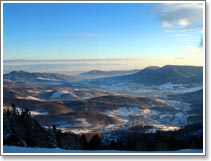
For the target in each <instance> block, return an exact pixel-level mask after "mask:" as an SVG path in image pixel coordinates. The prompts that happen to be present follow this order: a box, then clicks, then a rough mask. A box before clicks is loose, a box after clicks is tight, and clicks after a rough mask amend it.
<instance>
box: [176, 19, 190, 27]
mask: <svg viewBox="0 0 211 161" xmlns="http://www.w3.org/2000/svg"><path fill="white" fill-rule="evenodd" d="M178 24H180V25H181V26H188V25H189V24H190V22H189V21H188V20H187V19H180V20H179V21H178Z"/></svg>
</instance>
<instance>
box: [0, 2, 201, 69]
mask: <svg viewBox="0 0 211 161" xmlns="http://www.w3.org/2000/svg"><path fill="white" fill-rule="evenodd" d="M203 54H204V53H203V3H202V2H198V3H133V4H131V3H130V4H128V3H126V4H123V3H101V4H96V3H80V4H78V3H75V4H73V3H65V4H64V3H63V4H62V3H54V4H52V3H51V4H50V3H47V4H45V3H37V4H34V3H30V4H29V3H28V4H27V3H5V4H4V5H3V57H4V60H11V59H33V60H49V59H53V60H57V59H62V60H67V59H79V60H81V59H105V60H121V59H123V60H130V61H128V62H130V63H131V64H134V65H130V67H131V68H140V67H141V66H142V67H143V66H147V65H158V66H162V65H165V64H179V65H203V58H204V55H203ZM128 68H129V67H128Z"/></svg>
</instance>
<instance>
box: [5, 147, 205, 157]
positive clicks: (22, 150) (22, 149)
mask: <svg viewBox="0 0 211 161" xmlns="http://www.w3.org/2000/svg"><path fill="white" fill-rule="evenodd" d="M3 153H4V154H5V155H9V154H17V153H52V154H55V153H69V154H70V155H72V154H74V153H76V154H77V153H136V154H135V155H137V154H138V153H140V155H143V153H155V154H156V153H177V155H178V154H179V153H201V154H202V153H203V150H202V149H181V150H177V151H118V150H65V149H59V148H31V147H17V146H3ZM48 155H49V154H48Z"/></svg>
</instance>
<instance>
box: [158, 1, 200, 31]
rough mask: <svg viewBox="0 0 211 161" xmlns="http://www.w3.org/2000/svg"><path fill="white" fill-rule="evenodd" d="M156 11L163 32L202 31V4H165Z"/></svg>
mask: <svg viewBox="0 0 211 161" xmlns="http://www.w3.org/2000/svg"><path fill="white" fill-rule="evenodd" d="M156 11H157V13H158V14H157V15H158V19H159V20H160V21H161V23H162V25H163V27H164V29H165V31H184V30H202V23H203V4H202V3H165V4H160V5H158V6H157V8H156Z"/></svg>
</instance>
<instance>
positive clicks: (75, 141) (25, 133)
mask: <svg viewBox="0 0 211 161" xmlns="http://www.w3.org/2000/svg"><path fill="white" fill-rule="evenodd" d="M134 128H136V127H133V130H132V131H131V130H128V131H116V132H115V133H118V136H120V137H119V139H118V140H116V141H112V142H109V143H102V139H101V137H100V136H99V135H98V134H96V135H94V136H93V137H92V138H91V139H90V141H87V138H86V136H85V135H76V134H72V133H65V132H61V131H60V130H59V129H57V128H56V126H55V125H54V126H53V127H49V128H44V127H42V126H41V125H40V124H39V123H38V122H37V121H36V120H35V119H34V118H33V117H31V114H30V111H29V110H27V109H23V110H22V111H21V112H18V110H17V109H16V107H15V105H14V104H12V105H11V108H7V109H6V108H5V109H4V111H3V144H4V145H15V146H25V147H45V148H57V147H58V148H62V149H75V150H80V149H81V150H136V151H154V150H156V151H158V150H179V149H190V148H191V149H202V148H203V130H202V129H203V127H202V124H194V125H188V126H185V127H183V128H182V129H180V130H178V131H168V132H164V131H158V132H156V133H141V132H140V130H139V129H138V127H137V130H134Z"/></svg>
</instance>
